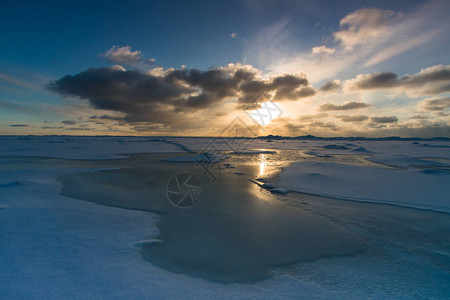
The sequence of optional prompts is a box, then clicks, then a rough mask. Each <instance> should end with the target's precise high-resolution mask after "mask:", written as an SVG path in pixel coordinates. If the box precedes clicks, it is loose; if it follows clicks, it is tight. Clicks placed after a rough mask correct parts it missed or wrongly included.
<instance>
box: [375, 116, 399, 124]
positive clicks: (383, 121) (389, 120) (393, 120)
mask: <svg viewBox="0 0 450 300" xmlns="http://www.w3.org/2000/svg"><path fill="white" fill-rule="evenodd" d="M370 120H371V121H372V122H373V123H377V124H380V123H381V124H386V123H396V122H397V121H398V119H397V117H396V116H392V117H386V116H384V117H372V118H370Z"/></svg>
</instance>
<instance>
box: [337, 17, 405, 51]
mask: <svg viewBox="0 0 450 300" xmlns="http://www.w3.org/2000/svg"><path fill="white" fill-rule="evenodd" d="M397 17H398V14H396V13H395V12H393V11H391V10H381V9H377V8H363V9H359V10H356V11H354V12H352V13H350V14H348V15H347V16H345V17H344V18H343V19H342V20H341V21H340V25H341V27H343V29H342V30H340V31H337V32H335V33H334V38H335V39H336V41H339V42H341V43H342V45H343V46H344V47H345V49H346V50H353V48H354V47H355V46H357V45H360V44H364V43H367V42H368V41H369V40H371V39H373V38H377V37H379V36H381V35H384V34H386V33H387V32H388V31H389V29H390V27H391V26H392V24H393V23H394V21H395V19H396V18H397Z"/></svg>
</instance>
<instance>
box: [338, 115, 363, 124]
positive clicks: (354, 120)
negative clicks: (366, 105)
mask: <svg viewBox="0 0 450 300" xmlns="http://www.w3.org/2000/svg"><path fill="white" fill-rule="evenodd" d="M336 118H338V119H340V120H341V121H342V122H352V123H358V122H363V121H366V120H368V119H369V117H368V116H365V115H354V116H347V115H340V116H336Z"/></svg>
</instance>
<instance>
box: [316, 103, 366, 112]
mask: <svg viewBox="0 0 450 300" xmlns="http://www.w3.org/2000/svg"><path fill="white" fill-rule="evenodd" d="M369 106H370V104H367V103H364V102H347V103H344V104H342V105H336V104H333V103H325V104H322V105H320V106H319V110H320V111H330V110H351V109H358V108H365V107H369Z"/></svg>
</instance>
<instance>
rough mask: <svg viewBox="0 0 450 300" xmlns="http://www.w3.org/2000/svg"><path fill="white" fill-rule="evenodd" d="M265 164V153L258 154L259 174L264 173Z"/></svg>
mask: <svg viewBox="0 0 450 300" xmlns="http://www.w3.org/2000/svg"><path fill="white" fill-rule="evenodd" d="M266 165H267V162H266V155H265V154H260V155H259V176H262V175H264V168H265V166H266Z"/></svg>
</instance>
